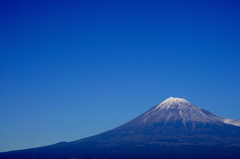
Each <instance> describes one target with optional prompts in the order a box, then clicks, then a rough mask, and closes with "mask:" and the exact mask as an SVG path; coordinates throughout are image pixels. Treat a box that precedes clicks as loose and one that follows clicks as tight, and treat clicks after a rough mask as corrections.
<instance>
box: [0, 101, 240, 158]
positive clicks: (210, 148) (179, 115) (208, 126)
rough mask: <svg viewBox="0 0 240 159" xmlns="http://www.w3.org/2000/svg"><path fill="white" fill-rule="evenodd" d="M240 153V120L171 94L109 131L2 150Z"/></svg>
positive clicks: (57, 154) (67, 154)
mask: <svg viewBox="0 0 240 159" xmlns="http://www.w3.org/2000/svg"><path fill="white" fill-rule="evenodd" d="M239 156H240V122H239V121H238V120H236V119H227V118H223V117H221V116H218V115H216V114H213V113H211V112H209V111H207V110H204V109H202V108H199V107H197V106H195V105H193V104H191V103H190V102H188V101H187V100H185V99H183V98H173V97H170V98H168V99H166V100H164V101H163V102H162V103H160V104H158V105H156V106H154V107H153V108H151V109H150V110H148V111H147V112H145V113H143V114H142V115H140V116H138V117H136V118H135V119H133V120H131V121H129V122H127V123H125V124H123V125H121V126H119V127H117V128H115V129H112V130H109V131H107V132H104V133H101V134H98V135H95V136H91V137H88V138H84V139H80V140H76V141H72V142H61V143H58V144H54V145H50V146H44V147H40V148H33V149H28V150H19V151H13V152H6V153H0V159H13V158H14V159H32V158H38V159H53V158H54V159H69V158H98V159H103V158H114V159H120V158H121V159H125V158H126V159H129V158H132V159H139V158H141V159H145V158H152V159H157V158H165V159H170V158H171V159H172V158H184V159H186V158H188V159H190V158H191V159H192V158H200V159H206V158H207V159H212V158H221V159H230V158H239Z"/></svg>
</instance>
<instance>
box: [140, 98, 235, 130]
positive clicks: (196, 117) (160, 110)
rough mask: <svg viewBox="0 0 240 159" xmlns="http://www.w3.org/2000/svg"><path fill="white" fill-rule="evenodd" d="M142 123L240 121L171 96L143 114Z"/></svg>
mask: <svg viewBox="0 0 240 159" xmlns="http://www.w3.org/2000/svg"><path fill="white" fill-rule="evenodd" d="M141 117H142V118H143V119H142V121H141V123H142V124H144V123H147V124H152V123H158V122H165V123H167V122H170V121H174V122H175V121H177V120H181V121H182V123H183V124H184V125H186V122H192V124H193V125H195V123H210V124H212V123H215V124H220V125H221V124H222V123H225V124H231V125H235V126H240V121H238V120H236V119H235V120H234V119H227V118H223V117H220V116H218V115H215V114H213V113H211V112H209V111H207V110H204V109H202V108H199V107H197V106H195V105H193V104H192V103H190V102H188V101H187V100H185V99H183V98H173V97H170V98H168V99H166V100H164V101H163V102H162V103H160V104H158V105H157V106H155V107H153V108H152V109H150V110H149V111H147V112H146V113H144V114H143V115H142V116H141Z"/></svg>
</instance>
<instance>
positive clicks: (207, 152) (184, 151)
mask: <svg viewBox="0 0 240 159" xmlns="http://www.w3.org/2000/svg"><path fill="white" fill-rule="evenodd" d="M63 145H65V144H63V143H62V144H59V145H58V146H57V145H56V146H57V147H58V148H57V147H55V148H54V147H48V148H46V147H45V148H40V149H29V150H26V151H25V152H24V151H18V152H15V154H9V155H8V154H7V153H6V154H5V155H1V156H0V158H1V159H33V158H34V159H70V158H77V159H80V158H81V159H83V158H85V159H87V158H88V159H89V158H91V159H145V158H148V159H170V158H180V159H183V158H185V159H186V158H187V159H188V158H189V159H190V158H191V159H212V158H218V159H233V158H235V159H238V158H240V151H239V150H240V147H222V146H189V145H186V146H159V145H157V144H156V143H154V144H148V145H142V143H136V144H135V145H132V144H124V145H121V146H114V147H108V148H101V147H99V148H93V149H89V148H86V147H85V148H84V145H82V146H81V147H79V145H78V148H77V149H71V148H70V147H69V148H70V149H71V151H66V149H65V150H62V149H61V147H62V146H63ZM72 146H74V145H72ZM63 147H65V146H63ZM63 147H62V148H63ZM75 148H76V147H75Z"/></svg>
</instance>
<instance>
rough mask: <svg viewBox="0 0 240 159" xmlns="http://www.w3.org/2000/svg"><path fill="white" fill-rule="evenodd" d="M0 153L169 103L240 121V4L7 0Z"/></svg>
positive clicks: (107, 125) (100, 127) (0, 31)
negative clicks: (168, 100) (180, 99)
mask: <svg viewBox="0 0 240 159" xmlns="http://www.w3.org/2000/svg"><path fill="white" fill-rule="evenodd" d="M0 24H1V25H0V127H1V131H0V141H1V142H0V152H3V151H9V150H16V149H24V148H30V147H38V146H44V145H49V144H54V143H57V142H60V141H73V140H77V139H80V138H83V137H87V136H91V135H95V134H98V133H101V132H104V131H106V130H109V129H112V128H114V127H117V126H119V125H121V124H124V123H125V122H127V121H129V120H131V119H133V118H135V117H136V116H138V115H140V114H142V113H143V112H145V111H147V110H148V109H150V108H151V107H153V106H155V105H156V104H158V103H160V102H162V101H163V100H165V99H166V98H168V97H170V96H173V97H184V98H185V99H187V100H188V101H190V102H191V103H193V104H195V105H197V106H199V107H201V108H204V109H207V110H209V111H211V112H213V113H215V114H218V115H220V116H223V117H226V118H237V119H238V120H240V83H239V81H240V64H239V63H240V45H239V44H240V29H239V28H240V2H239V1H237V0H236V1H233V0H228V1H221V0H216V1H214V0H212V1H209V0H206V1H205V0H203V1H197V0H196V1H195V0H194V1H192V0H191V1H171V0H162V1H151V0H150V1H149V0H148V1H142V0H137V1H134V0H133V1H130V2H129V1H124V0H121V1H110V0H109V1H105V0H103V1H95V0H90V1H89V0H82V1H77V0H75V1H73V0H71V1H61V0H58V1H57V0H52V1H43V0H41V1H40V0H39V1H38V0H36V1H21V2H20V1H13V0H9V1H0Z"/></svg>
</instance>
